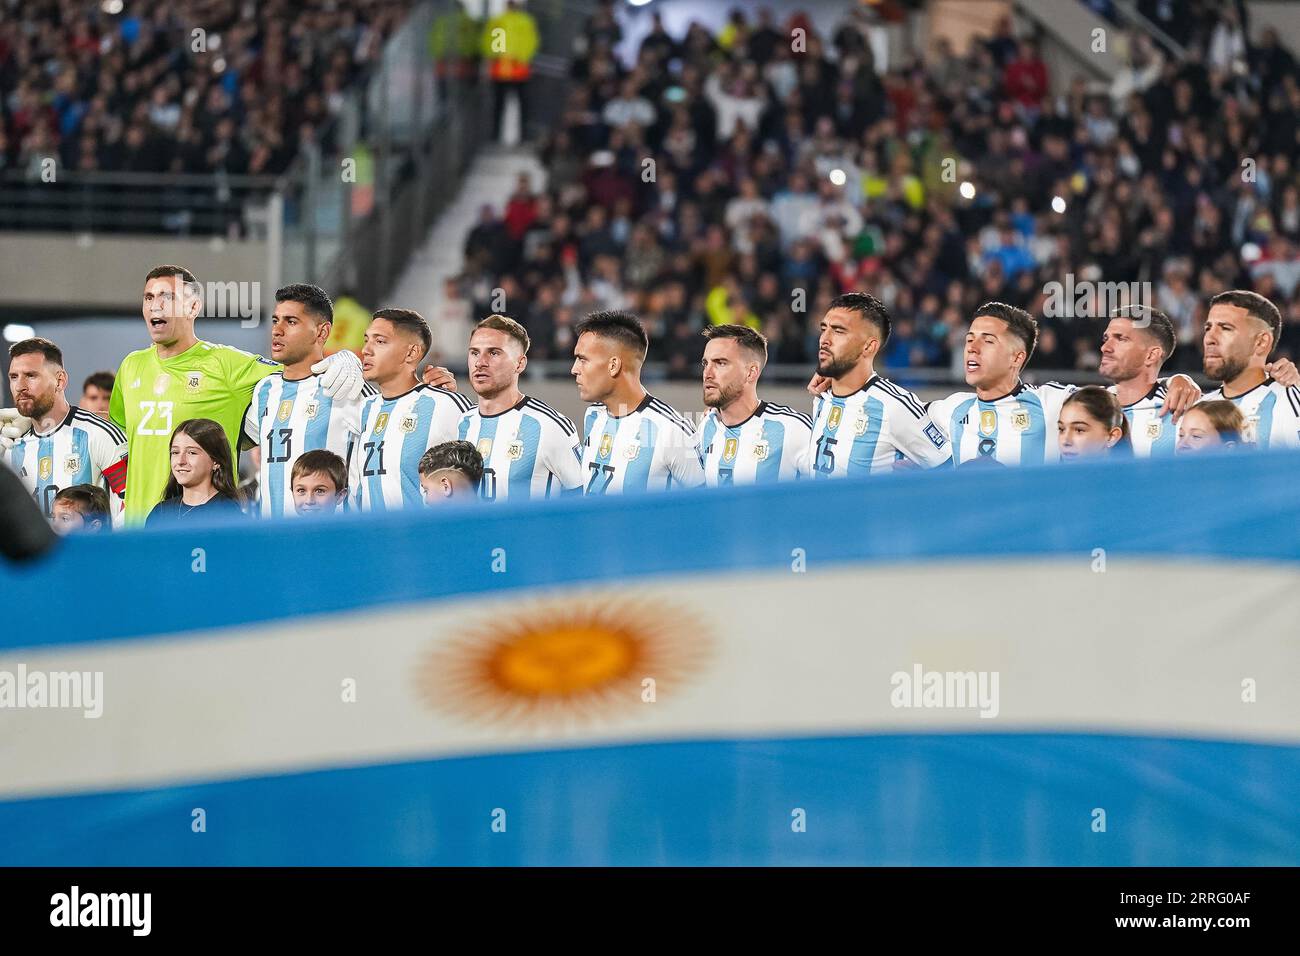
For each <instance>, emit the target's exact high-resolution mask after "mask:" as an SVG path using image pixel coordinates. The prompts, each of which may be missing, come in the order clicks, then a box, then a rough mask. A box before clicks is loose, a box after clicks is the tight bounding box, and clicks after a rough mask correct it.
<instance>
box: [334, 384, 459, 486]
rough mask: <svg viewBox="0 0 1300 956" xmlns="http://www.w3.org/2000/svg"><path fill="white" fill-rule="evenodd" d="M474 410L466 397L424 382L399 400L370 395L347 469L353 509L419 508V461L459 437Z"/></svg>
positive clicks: (362, 411) (364, 405) (363, 408)
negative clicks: (465, 417) (463, 421)
mask: <svg viewBox="0 0 1300 956" xmlns="http://www.w3.org/2000/svg"><path fill="white" fill-rule="evenodd" d="M471 408H473V404H472V403H471V402H470V400H469V399H467V398H466V397H465V396H464V395H459V394H457V393H456V392H449V391H447V390H446V389H445V388H435V387H434V386H432V385H423V384H421V385H417V386H415V388H413V389H411V390H410V391H409V392H405V393H403V394H401V395H398V396H396V397H395V398H384V396H383V395H374V396H371V397H370V398H368V399H366V401H365V403H364V404H363V405H362V406H361V433H360V434H359V435H358V436H357V440H356V442H355V443H354V444H353V446H352V458H351V462H350V464H349V467H348V476H349V477H348V494H349V495H350V500H351V501H352V504H353V507H355V508H358V509H360V510H361V511H388V510H390V509H400V508H418V507H421V506H422V505H423V503H424V499H423V497H422V496H421V495H420V469H419V465H420V459H421V458H422V457H423V456H424V453H425V452H426V451H428V450H429V449H430V448H432V447H433V446H434V445H440V444H442V443H443V442H445V441H455V440H456V436H457V434H458V433H459V425H460V417H461V416H462V415H464V414H465V412H467V411H469V410H470V409H471Z"/></svg>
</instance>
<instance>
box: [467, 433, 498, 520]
mask: <svg viewBox="0 0 1300 956" xmlns="http://www.w3.org/2000/svg"><path fill="white" fill-rule="evenodd" d="M500 420H501V416H499V415H494V416H492V417H491V418H484V417H482V416H479V422H480V424H479V426H478V443H479V445H480V446H481V445H482V444H483V439H485V438H486V439H487V440H488V441H490V442H492V444H494V445H495V444H496V440H497V422H499V421H500ZM468 421H469V419H468V418H466V422H468ZM490 456H491V453H490V452H489V453H488V456H487V457H490ZM483 464H484V465H485V466H486V467H484V469H483V480H482V481H480V482H479V485H478V495H479V497H480V498H482V499H483V500H484V501H495V500H496V497H497V473H496V471H495V470H494V469H493V468H492V462H490V461H487V460H485V461H484V462H483Z"/></svg>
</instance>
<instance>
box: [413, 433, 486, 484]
mask: <svg viewBox="0 0 1300 956" xmlns="http://www.w3.org/2000/svg"><path fill="white" fill-rule="evenodd" d="M416 467H417V469H418V471H419V473H420V474H422V475H432V474H433V473H434V472H436V471H444V470H446V469H451V470H452V471H459V472H460V473H461V474H462V475H464V476H465V477H466V478H467V479H468V480H469V483H470V484H471V485H477V484H478V483H479V482H480V481H482V480H483V456H482V455H480V454H479V453H478V449H477V448H475V447H474V445H473V444H472V443H470V442H467V441H445V442H443V443H442V444H441V445H434V446H433V447H432V448H430V449H429V450H428V451H426V452H425V453H424V454H423V455H422V456H420V464H419V465H417V466H416Z"/></svg>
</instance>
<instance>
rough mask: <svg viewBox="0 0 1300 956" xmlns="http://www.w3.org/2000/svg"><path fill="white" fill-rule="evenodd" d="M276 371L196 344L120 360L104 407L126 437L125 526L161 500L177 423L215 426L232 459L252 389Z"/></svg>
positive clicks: (239, 354)
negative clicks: (194, 420) (177, 352)
mask: <svg viewBox="0 0 1300 956" xmlns="http://www.w3.org/2000/svg"><path fill="white" fill-rule="evenodd" d="M279 368H280V366H279V365H277V364H276V363H275V362H272V361H269V360H268V359H264V358H262V357H261V356H260V355H252V354H250V353H248V352H244V351H242V350H240V349H235V348H230V347H229V346H226V345H215V344H213V343H212V342H204V341H202V340H199V341H198V342H196V343H195V344H194V345H192V346H190V347H189V348H188V349H186V350H185V351H184V352H182V353H181V354H180V355H173V356H172V357H171V358H166V359H160V358H159V357H158V352H157V350H156V349H155V348H154V347H153V346H150V347H149V348H147V349H140V350H139V351H138V352H132V353H131V354H130V355H128V356H127V357H126V358H124V359H123V360H122V366H121V368H119V369H118V370H117V379H116V380H115V381H114V382H113V397H112V399H110V401H109V406H108V409H109V416H110V417H111V418H112V419H113V421H114V422H116V423H117V424H118V425H119V426H120V427H121V428H122V429H123V430H124V431H125V432H126V434H127V442H128V449H129V454H128V456H127V473H126V510H125V512H124V514H125V520H126V523H127V524H143V523H144V519H145V518H147V517H148V516H149V512H150V510H152V508H153V506H154V505H156V504H157V503H158V501H159V500H160V499H161V498H162V494H163V489H164V488H166V486H167V479H168V478H169V477H170V475H171V434H172V430H173V429H175V427H176V426H177V425H179V424H180V423H181V422H184V421H189V420H190V419H192V418H210V419H212V420H213V421H215V422H218V423H219V424H220V425H221V427H222V428H224V429H225V431H226V438H227V439H229V441H230V449H231V453H232V454H233V455H234V456H235V459H236V462H237V461H238V458H239V432H240V427H241V424H242V422H243V419H244V412H245V411H246V410H247V408H248V403H249V400H250V399H251V398H252V395H253V386H254V385H256V384H257V383H258V382H260V381H261V380H262V379H264V378H266V376H268V375H270V374H271V373H272V372H275V371H277V370H279Z"/></svg>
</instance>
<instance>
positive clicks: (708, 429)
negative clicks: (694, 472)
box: [700, 415, 718, 467]
mask: <svg viewBox="0 0 1300 956" xmlns="http://www.w3.org/2000/svg"><path fill="white" fill-rule="evenodd" d="M717 431H718V420H717V418H715V417H714V416H713V415H710V416H709V417H708V418H707V419H705V421H704V435H703V437H702V438H701V439H700V467H704V456H705V453H706V452H707V451H708V450H709V446H710V445H712V444H713V436H714V435H715V434H717Z"/></svg>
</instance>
